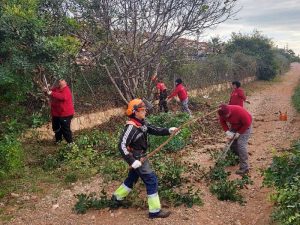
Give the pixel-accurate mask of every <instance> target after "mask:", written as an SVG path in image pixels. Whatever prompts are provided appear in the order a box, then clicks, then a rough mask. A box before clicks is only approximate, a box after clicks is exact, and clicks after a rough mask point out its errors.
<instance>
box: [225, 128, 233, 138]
mask: <svg viewBox="0 0 300 225" xmlns="http://www.w3.org/2000/svg"><path fill="white" fill-rule="evenodd" d="M225 134H226V137H227V138H228V139H232V138H233V136H234V133H233V132H231V131H229V130H228V131H226V132H225Z"/></svg>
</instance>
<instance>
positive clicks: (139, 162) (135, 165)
mask: <svg viewBox="0 0 300 225" xmlns="http://www.w3.org/2000/svg"><path fill="white" fill-rule="evenodd" d="M140 166H142V162H141V161H139V160H135V161H134V162H133V163H132V164H131V167H132V168H133V169H137V168H139V167H140Z"/></svg>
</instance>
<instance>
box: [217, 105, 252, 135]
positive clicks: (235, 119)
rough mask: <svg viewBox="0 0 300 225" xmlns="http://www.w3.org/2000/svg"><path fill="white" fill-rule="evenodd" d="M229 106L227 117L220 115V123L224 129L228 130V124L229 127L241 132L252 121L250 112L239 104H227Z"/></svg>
mask: <svg viewBox="0 0 300 225" xmlns="http://www.w3.org/2000/svg"><path fill="white" fill-rule="evenodd" d="M228 108H229V113H230V115H229V117H228V118H226V117H223V116H220V117H219V120H220V124H221V125H222V127H223V130H224V131H228V130H229V127H228V124H229V125H230V129H233V130H234V131H236V132H238V133H239V134H243V133H244V132H245V131H246V130H247V129H248V128H249V127H250V126H251V123H252V116H251V114H250V113H249V112H248V111H247V110H246V109H244V108H243V107H241V106H238V105H228Z"/></svg>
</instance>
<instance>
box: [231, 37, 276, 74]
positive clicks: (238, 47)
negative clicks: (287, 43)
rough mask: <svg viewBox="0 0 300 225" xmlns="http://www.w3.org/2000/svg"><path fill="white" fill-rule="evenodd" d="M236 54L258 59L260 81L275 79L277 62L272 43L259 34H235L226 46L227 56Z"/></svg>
mask: <svg viewBox="0 0 300 225" xmlns="http://www.w3.org/2000/svg"><path fill="white" fill-rule="evenodd" d="M235 52H241V53H243V54H245V55H249V56H252V57H254V58H255V59H256V63H257V70H256V72H257V73H256V75H257V78H258V79H262V80H271V79H273V78H274V77H275V75H276V71H277V64H276V62H275V57H274V52H273V50H272V42H271V40H270V39H269V38H267V37H264V36H263V35H261V34H260V33H259V32H257V31H256V32H254V33H253V34H252V35H243V34H241V33H238V34H236V33H233V34H232V37H231V40H230V41H229V42H228V44H227V46H226V54H228V55H230V56H232V55H233V54H235Z"/></svg>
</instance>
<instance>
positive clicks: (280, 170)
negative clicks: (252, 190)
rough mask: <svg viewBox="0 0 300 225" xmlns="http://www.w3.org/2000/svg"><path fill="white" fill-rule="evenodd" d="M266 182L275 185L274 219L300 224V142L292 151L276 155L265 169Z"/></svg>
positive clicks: (289, 223) (287, 223)
mask: <svg viewBox="0 0 300 225" xmlns="http://www.w3.org/2000/svg"><path fill="white" fill-rule="evenodd" d="M264 175H265V179H264V184H265V185H267V186H274V187H275V190H276V192H275V193H274V194H273V195H271V199H272V200H273V201H274V202H275V210H274V212H273V214H272V217H273V219H274V220H276V221H278V222H280V224H284V225H294V224H300V214H299V212H300V192H299V189H300V143H297V144H296V145H295V146H294V147H293V149H292V150H291V151H290V152H286V153H284V154H282V155H281V156H275V157H274V158H273V162H272V164H271V166H270V167H269V168H268V169H267V170H266V171H265V174H264Z"/></svg>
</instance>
